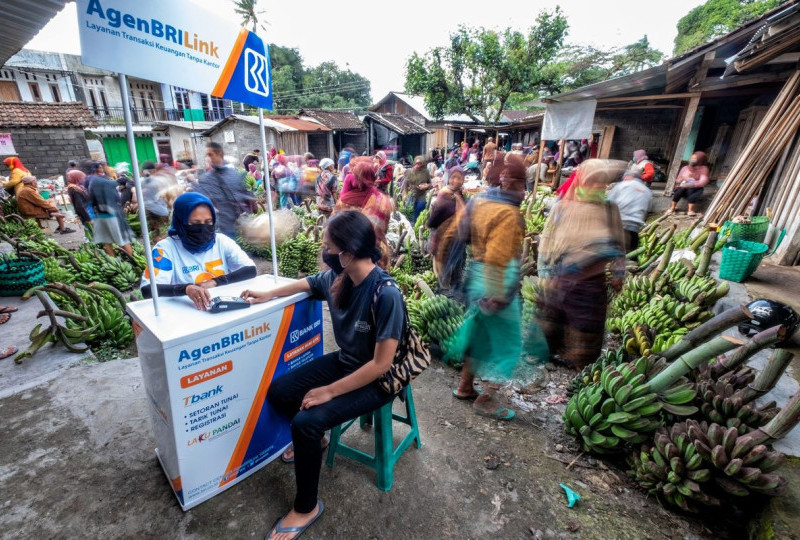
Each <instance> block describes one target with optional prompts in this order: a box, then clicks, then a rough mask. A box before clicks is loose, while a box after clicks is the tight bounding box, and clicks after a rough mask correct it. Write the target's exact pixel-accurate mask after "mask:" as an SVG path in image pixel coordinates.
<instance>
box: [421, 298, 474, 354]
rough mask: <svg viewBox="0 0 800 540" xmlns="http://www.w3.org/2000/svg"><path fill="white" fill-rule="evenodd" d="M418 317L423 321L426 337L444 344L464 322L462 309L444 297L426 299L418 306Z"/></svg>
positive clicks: (456, 303)
mask: <svg viewBox="0 0 800 540" xmlns="http://www.w3.org/2000/svg"><path fill="white" fill-rule="evenodd" d="M420 315H421V317H422V319H423V320H424V321H425V325H426V330H427V332H426V333H427V335H428V337H429V338H430V339H431V340H433V341H436V342H438V343H440V344H444V343H446V342H447V340H449V339H450V337H451V336H452V335H453V334H455V333H456V330H458V328H459V326H461V324H462V323H463V322H464V308H463V306H462V305H461V304H459V303H458V302H456V301H455V300H453V299H451V298H448V297H446V296H444V295H436V296H433V297H431V298H426V299H425V300H423V301H422V303H421V305H420Z"/></svg>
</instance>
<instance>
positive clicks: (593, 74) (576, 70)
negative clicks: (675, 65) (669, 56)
mask: <svg viewBox="0 0 800 540" xmlns="http://www.w3.org/2000/svg"><path fill="white" fill-rule="evenodd" d="M663 58H664V53H662V52H661V51H658V50H656V49H653V48H652V47H651V46H650V41H649V40H648V39H647V36H644V37H642V39H640V40H638V41H635V42H633V43H631V44H630V45H626V46H624V47H617V48H612V49H605V50H603V49H598V48H596V47H594V46H591V45H586V46H581V45H572V46H569V47H566V48H565V49H564V51H563V52H562V53H561V55H560V57H559V59H558V60H557V61H556V62H554V63H552V64H551V65H550V68H549V69H551V70H553V71H554V76H553V77H552V80H553V86H551V87H550V88H548V90H549V93H553V94H557V93H560V92H566V91H569V90H574V89H575V88H580V87H581V86H586V85H587V84H593V83H597V82H601V81H607V80H608V79H613V78H614V77H621V76H623V75H630V74H631V73H636V72H637V71H642V70H643V69H647V68H650V67H653V66H656V65H658V64H659V63H661V60H662V59H663Z"/></svg>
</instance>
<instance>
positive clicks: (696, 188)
mask: <svg viewBox="0 0 800 540" xmlns="http://www.w3.org/2000/svg"><path fill="white" fill-rule="evenodd" d="M708 179H709V171H708V160H707V158H706V154H705V152H695V153H694V154H692V157H691V158H689V164H688V165H685V166H684V167H683V168H682V169H681V170H680V171H679V172H678V176H677V177H676V178H675V193H673V194H672V204H671V205H670V207H669V210H667V213H668V214H672V213H674V212H675V209H676V208H677V207H678V202H679V201H680V200H681V199H683V198H684V197H685V198H686V200H687V201H688V202H689V208H688V211H687V212H686V215H687V216H690V217H691V216H696V215H697V212H695V211H694V205H695V204H697V201H699V200H700V199H702V198H703V188H704V187H705V186H706V184H708Z"/></svg>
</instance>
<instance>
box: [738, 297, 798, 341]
mask: <svg viewBox="0 0 800 540" xmlns="http://www.w3.org/2000/svg"><path fill="white" fill-rule="evenodd" d="M747 309H748V311H750V313H752V314H753V318H752V319H750V320H749V321H745V322H743V323H741V324H740V325H739V333H740V334H742V335H743V336H747V337H750V336H752V335H754V334H757V333H759V332H763V331H764V330H767V329H769V328H772V327H773V326H777V325H779V324H782V325H783V326H785V327H786V330H787V332H786V339H787V340H788V339H789V338H790V337H791V336H792V334H794V332H795V330H797V326H798V323H800V317H798V316H797V313H795V312H794V310H793V309H792V308H790V307H789V306H787V305H786V304H781V303H780V302H775V301H774V300H764V299H760V300H755V301H753V302H750V303H749V304H747Z"/></svg>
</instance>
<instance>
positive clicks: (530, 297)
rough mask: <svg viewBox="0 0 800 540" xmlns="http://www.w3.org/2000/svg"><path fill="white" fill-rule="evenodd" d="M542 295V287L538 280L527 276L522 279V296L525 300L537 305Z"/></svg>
mask: <svg viewBox="0 0 800 540" xmlns="http://www.w3.org/2000/svg"><path fill="white" fill-rule="evenodd" d="M541 293H542V286H541V284H540V283H539V281H538V280H537V279H535V278H534V277H532V276H525V277H523V278H522V287H521V289H520V294H521V295H522V298H523V300H527V301H529V302H532V303H534V304H535V303H536V300H537V298H539V295H540V294H541Z"/></svg>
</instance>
